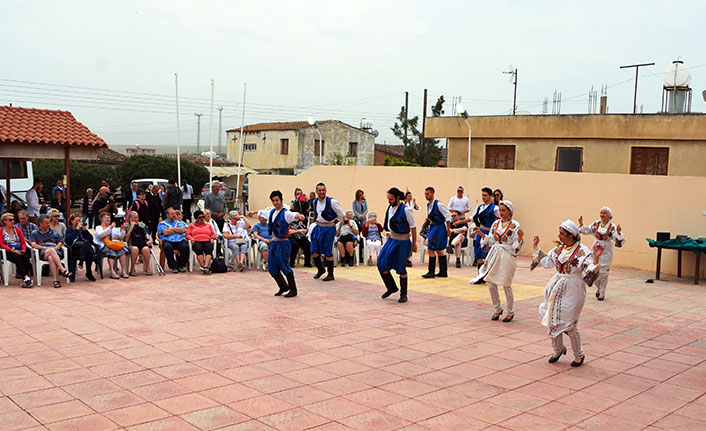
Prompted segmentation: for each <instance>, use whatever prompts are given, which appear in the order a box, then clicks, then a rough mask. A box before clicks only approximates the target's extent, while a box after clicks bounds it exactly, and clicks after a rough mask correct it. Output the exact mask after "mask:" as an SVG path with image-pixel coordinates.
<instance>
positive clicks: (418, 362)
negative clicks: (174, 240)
mask: <svg viewBox="0 0 706 431" xmlns="http://www.w3.org/2000/svg"><path fill="white" fill-rule="evenodd" d="M528 266H529V265H528V261H527V260H526V259H522V260H521V262H520V264H519V268H518V271H517V276H516V279H515V282H516V284H517V287H516V290H517V292H516V296H517V297H518V301H517V304H516V312H517V316H516V318H515V320H514V321H513V322H510V323H502V322H491V321H490V320H489V318H490V315H491V313H492V311H491V309H490V306H489V304H488V294H487V288H486V287H485V286H470V285H468V284H467V283H466V280H467V278H468V277H469V276H470V275H472V274H475V272H476V271H475V269H471V268H463V269H456V268H451V269H450V272H451V275H452V277H450V278H449V279H447V280H439V279H436V280H430V281H422V279H421V278H419V274H421V273H422V268H420V267H419V266H418V264H417V266H416V267H415V268H413V269H412V271H411V272H410V277H411V281H412V282H411V284H410V294H409V297H410V300H409V302H408V303H406V304H398V303H397V302H396V298H395V300H392V298H391V299H388V300H381V299H380V298H379V296H380V294H381V293H382V291H383V288H382V283H381V282H379V280H378V278H377V275H376V271H375V268H369V267H364V266H363V267H357V268H337V270H336V274H337V280H336V281H335V282H332V283H323V282H321V281H317V280H312V278H311V272H310V271H309V270H301V269H299V268H297V279H298V282H299V289H300V296H298V297H296V298H293V299H285V298H281V297H274V296H272V293H273V292H274V291H275V290H276V289H275V285H274V283H273V281H272V280H271V278H270V277H269V275H268V274H267V273H265V272H262V271H257V270H251V271H245V272H244V273H229V274H218V275H215V274H214V275H210V276H204V275H201V274H196V273H193V274H178V275H173V274H168V275H167V276H166V277H162V278H160V277H157V276H152V277H145V276H139V277H136V278H131V279H129V280H103V281H102V282H98V283H88V282H84V281H81V282H78V283H74V284H70V285H68V286H65V287H63V288H62V289H53V288H51V287H49V286H48V285H46V284H45V286H42V287H35V288H33V289H21V288H19V287H18V285H17V283H16V282H15V283H13V284H12V285H11V286H10V287H7V288H5V287H2V288H0V396H1V397H0V430H2V431H15V430H44V429H48V430H52V431H64V430H66V431H69V430H72V431H73V430H87V431H101V430H113V429H126V430H130V431H147V430H170V431H179V430H222V431H226V430H228V431H235V430H272V429H276V430H304V429H315V430H347V429H355V430H366V431H367V430H371V431H374V430H397V429H404V430H482V429H486V430H505V429H518V430H533V429H537V430H554V429H556V430H560V429H576V430H623V429H624V430H633V429H635V430H639V429H652V430H675V429H689V430H697V429H706V395H704V394H705V392H706V317H704V312H705V311H706V308H705V307H704V305H706V286H703V285H701V286H694V285H692V284H691V283H690V282H689V280H677V279H676V278H674V277H666V278H667V281H662V282H657V283H655V284H646V283H645V280H646V279H647V278H649V277H650V276H651V274H649V273H645V272H639V271H633V270H625V269H620V268H615V269H614V270H613V271H612V275H611V280H610V284H609V287H608V295H607V300H606V301H604V302H597V301H596V300H595V298H594V297H593V291H592V290H589V294H588V299H587V301H586V307H585V308H584V311H583V315H582V316H581V321H580V324H579V328H580V330H581V333H582V336H583V339H584V350H585V351H586V355H587V359H586V363H585V364H584V365H583V366H582V367H580V368H572V367H570V366H569V362H570V355H568V356H565V357H562V359H561V360H560V361H559V362H558V363H556V364H548V363H547V361H546V359H547V357H548V355H549V354H551V347H550V342H549V340H548V338H547V336H546V334H545V331H544V328H543V327H542V326H540V323H539V318H538V316H537V311H536V310H537V305H538V304H539V302H540V295H541V290H542V287H543V286H544V284H545V283H546V281H547V280H548V279H549V278H550V277H551V275H552V272H551V271H549V270H542V269H539V270H537V271H535V272H532V273H530V272H529V271H528V269H527V267H528ZM79 279H81V280H83V277H82V276H80V277H79ZM501 296H503V294H502V290H501ZM503 301H504V297H503ZM565 340H566V341H568V339H567V338H565Z"/></svg>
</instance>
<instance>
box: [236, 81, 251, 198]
mask: <svg viewBox="0 0 706 431" xmlns="http://www.w3.org/2000/svg"><path fill="white" fill-rule="evenodd" d="M247 88H248V83H247V82H243V116H242V117H241V119H240V148H239V149H238V180H237V182H236V187H235V199H236V200H238V197H239V196H240V170H241V167H242V166H243V139H244V138H243V137H244V136H245V135H243V130H244V129H245V90H247ZM243 210H245V206H243Z"/></svg>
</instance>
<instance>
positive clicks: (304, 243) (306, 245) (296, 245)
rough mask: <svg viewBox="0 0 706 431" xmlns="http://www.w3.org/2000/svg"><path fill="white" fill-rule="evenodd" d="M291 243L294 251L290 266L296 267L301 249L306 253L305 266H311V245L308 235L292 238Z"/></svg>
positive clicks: (291, 255)
mask: <svg viewBox="0 0 706 431" xmlns="http://www.w3.org/2000/svg"><path fill="white" fill-rule="evenodd" d="M289 243H290V244H291V245H292V251H291V253H290V254H289V266H294V264H295V262H296V261H297V254H299V249H300V248H301V249H302V251H303V252H304V265H311V243H310V242H309V238H307V237H306V235H296V236H290V237H289Z"/></svg>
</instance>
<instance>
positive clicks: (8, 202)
mask: <svg viewBox="0 0 706 431" xmlns="http://www.w3.org/2000/svg"><path fill="white" fill-rule="evenodd" d="M5 173H6V174H7V178H5V192H6V193H7V198H6V199H5V206H6V207H7V209H8V211H9V210H10V208H11V207H12V205H11V204H12V200H11V196H12V191H11V190H10V184H11V183H12V181H10V179H11V178H12V175H11V172H10V159H5ZM32 181H34V179H33V178H32ZM33 185H34V183H33Z"/></svg>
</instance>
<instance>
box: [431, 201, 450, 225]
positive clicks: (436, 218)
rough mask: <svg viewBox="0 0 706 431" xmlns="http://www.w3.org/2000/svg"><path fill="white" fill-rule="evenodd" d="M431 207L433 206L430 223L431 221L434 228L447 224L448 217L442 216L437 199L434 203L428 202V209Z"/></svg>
mask: <svg viewBox="0 0 706 431" xmlns="http://www.w3.org/2000/svg"><path fill="white" fill-rule="evenodd" d="M429 205H432V208H431V212H430V213H429V215H428V218H429V221H431V224H432V226H438V225H440V224H444V223H446V217H444V215H443V214H441V211H439V201H438V200H437V199H434V202H432V203H428V202H427V208H429Z"/></svg>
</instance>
